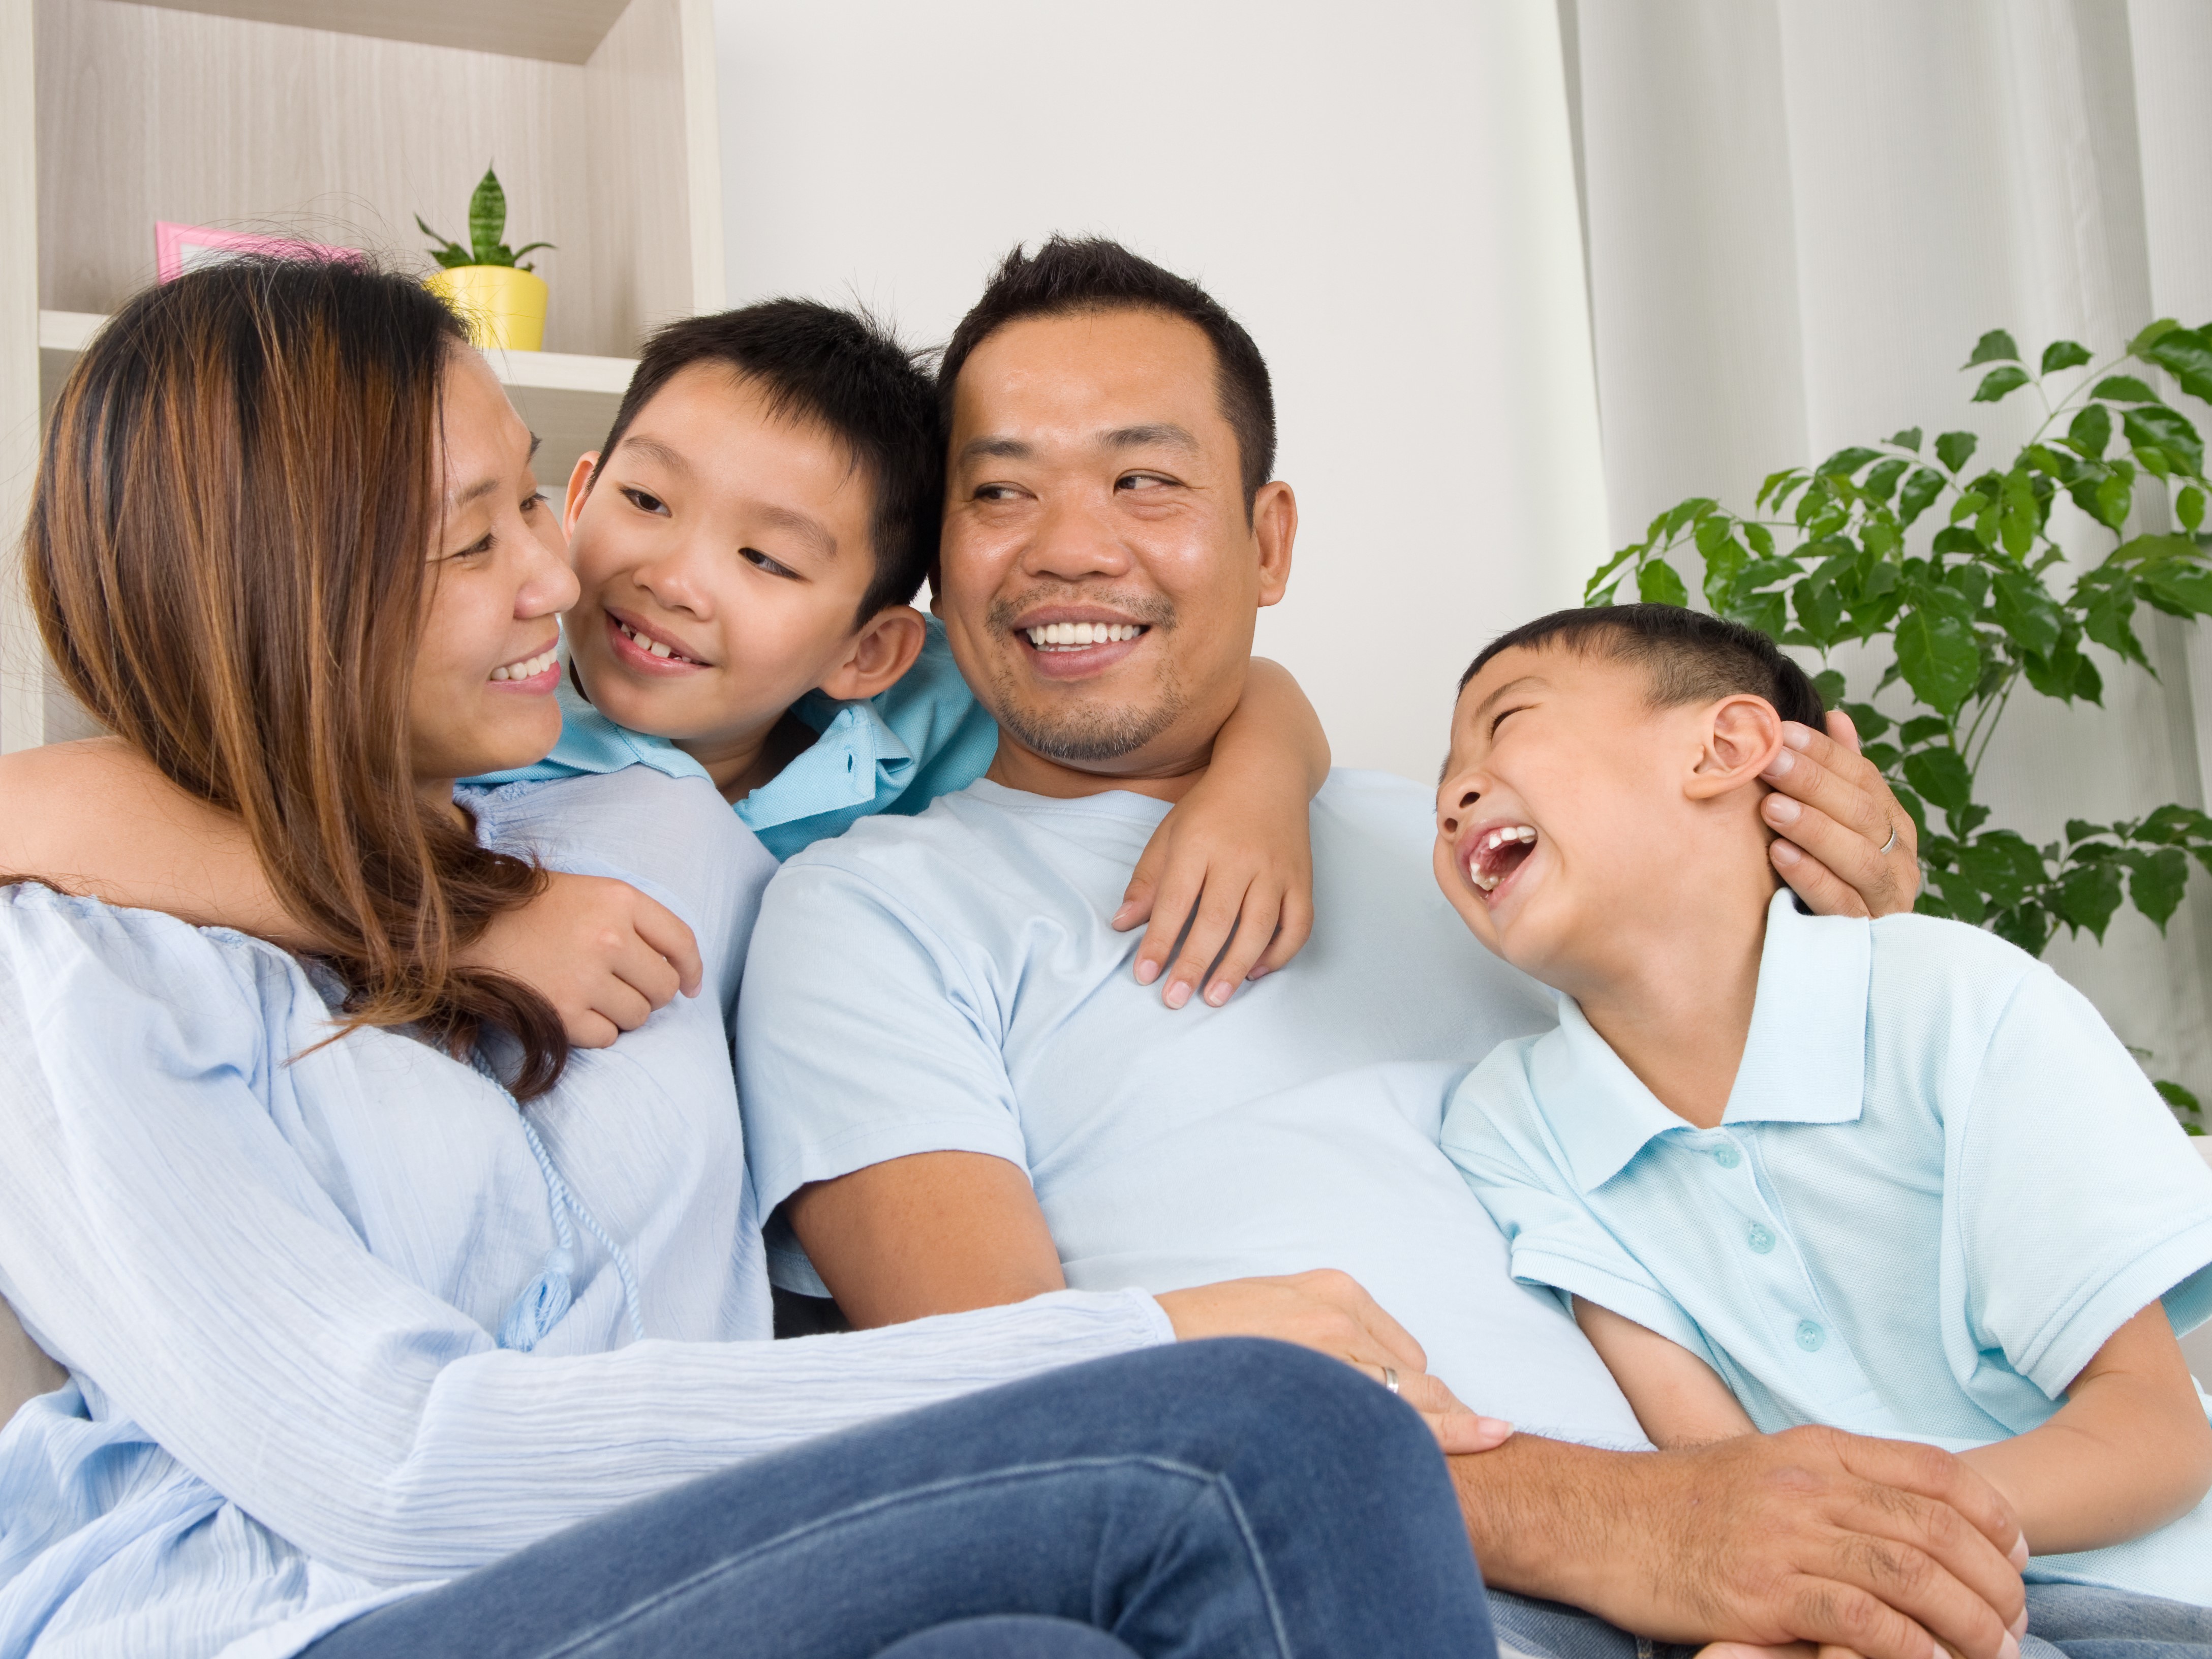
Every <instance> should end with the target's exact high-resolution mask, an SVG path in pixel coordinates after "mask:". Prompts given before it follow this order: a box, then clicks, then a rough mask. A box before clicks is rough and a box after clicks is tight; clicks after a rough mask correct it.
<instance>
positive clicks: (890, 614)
mask: <svg viewBox="0 0 2212 1659" xmlns="http://www.w3.org/2000/svg"><path fill="white" fill-rule="evenodd" d="M927 633H928V624H927V623H925V622H923V621H922V619H921V611H917V610H915V608H914V607H913V606H912V605H885V606H884V608H883V609H882V610H881V611H877V612H876V614H875V615H874V616H872V617H869V618H868V620H867V621H866V623H863V624H862V625H861V628H860V632H859V633H857V634H855V635H853V639H852V643H851V644H850V645H848V647H846V649H845V655H844V658H843V659H842V660H841V661H840V662H839V663H838V665H837V666H836V668H834V669H832V670H831V671H829V675H828V677H827V678H824V679H823V682H822V684H820V685H819V686H817V687H816V688H815V689H816V690H819V691H820V692H821V693H822V694H823V696H829V697H835V698H836V700H837V701H838V702H861V701H863V700H864V699H866V698H868V697H872V696H875V695H876V694H877V693H878V692H881V691H886V690H890V688H891V687H892V686H894V685H896V684H898V681H899V677H900V676H901V675H902V674H904V673H905V672H906V671H907V670H908V669H909V668H911V667H913V666H914V659H915V658H916V657H918V656H920V655H921V643H922V641H923V639H924V638H925V637H926V636H927Z"/></svg>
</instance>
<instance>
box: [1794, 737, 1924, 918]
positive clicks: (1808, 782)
mask: <svg viewBox="0 0 2212 1659" xmlns="http://www.w3.org/2000/svg"><path fill="white" fill-rule="evenodd" d="M1782 732H1783V742H1784V747H1783V748H1782V750H1780V752H1779V753H1778V754H1777V755H1776V756H1775V757H1774V762H1773V764H1771V766H1769V767H1768V768H1767V769H1766V770H1765V773H1764V774H1763V776H1764V778H1765V781H1767V782H1768V783H1769V784H1771V785H1772V786H1773V788H1774V792H1775V793H1771V794H1770V795H1768V796H1767V798H1766V799H1765V802H1764V803H1763V804H1762V805H1761V807H1760V811H1761V813H1762V814H1763V815H1764V816H1765V819H1766V823H1767V827H1768V828H1769V829H1772V830H1773V831H1774V832H1775V833H1776V834H1777V835H1778V836H1783V837H1784V839H1783V840H1780V841H1778V842H1775V843H1774V844H1773V845H1772V846H1771V848H1768V849H1767V850H1768V854H1769V856H1771V858H1772V859H1773V860H1774V867H1775V869H1776V870H1777V871H1778V872H1780V873H1781V876H1782V879H1783V880H1784V881H1786V882H1788V883H1789V884H1790V886H1791V887H1792V888H1794V889H1796V893H1797V896H1798V897H1800V898H1802V899H1803V900H1804V901H1805V902H1806V903H1808V904H1809V905H1811V906H1812V907H1813V908H1814V911H1815V912H1816V913H1818V914H1819V915H1824V916H1869V915H1871V916H1887V915H1895V914H1896V913H1897V912H1899V911H1900V910H1910V909H1911V908H1912V901H1913V899H1914V898H1915V897H1916V896H1918V894H1919V891H1920V830H1919V828H1918V826H1917V825H1916V824H1915V823H1913V822H1912V816H1911V813H1909V812H1907V811H1905V808H1904V806H1903V805H1901V804H1900V803H1899V800H1898V799H1897V797H1896V795H1895V794H1893V793H1891V790H1890V787H1889V783H1888V781H1887V779H1885V778H1884V777H1883V776H1882V775H1881V772H1880V771H1878V770H1877V769H1875V764H1874V763H1873V762H1871V761H1869V760H1868V759H1867V758H1866V757H1865V756H1863V755H1862V754H1861V753H1859V734H1858V732H1857V731H1856V730H1855V729H1854V728H1853V727H1852V726H1851V717H1850V715H1849V714H1844V712H1843V711H1842V710H1840V709H1832V710H1830V711H1829V714H1828V731H1827V735H1826V736H1825V737H1824V736H1822V735H1821V734H1820V732H1815V731H1814V730H1813V728H1812V727H1811V726H1801V725H1799V724H1798V723H1797V722H1796V721H1795V720H1790V721H1786V722H1784V726H1783V728H1782ZM1893 832H1894V836H1895V839H1894V840H1892V839H1891V836H1892V834H1893ZM1885 842H1887V844H1888V850H1887V852H1886V853H1885V852H1884V851H1882V850H1881V849H1882V848H1883V845H1884V843H1885Z"/></svg>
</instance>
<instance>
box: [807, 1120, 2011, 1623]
mask: <svg viewBox="0 0 2212 1659" xmlns="http://www.w3.org/2000/svg"><path fill="white" fill-rule="evenodd" d="M877 1206H881V1207H880V1209H878V1207H877ZM790 1216H791V1221H792V1225H793V1229H794V1230H795V1231H797V1233H798V1235H799V1243H801V1244H803V1245H804V1246H805V1249H806V1253H807V1255H809V1256H810V1257H811V1259H812V1261H813V1262H814V1266H815V1269H816V1271H817V1272H818V1273H820V1274H821V1275H822V1279H823V1283H824V1284H825V1285H828V1286H829V1291H830V1293H831V1294H832V1295H833V1296H835V1297H836V1298H837V1300H838V1304H839V1305H840V1306H841V1307H842V1308H843V1309H844V1310H845V1311H846V1313H847V1315H848V1316H849V1317H850V1318H851V1319H852V1320H853V1322H854V1324H856V1325H862V1326H866V1325H874V1324H888V1323H892V1322H896V1321H900V1320H906V1319H917V1318H921V1317H922V1316H925V1315H928V1314H939V1313H953V1312H957V1311H959V1310H963V1309H966V1308H975V1307H985V1306H989V1305H992V1304H997V1303H1001V1302H1011V1301H1018V1300H1020V1299H1021V1298H1023V1297H1029V1296H1034V1295H1036V1294H1037V1293H1038V1292H1040V1291H1049V1290H1057V1289H1059V1288H1060V1286H1061V1285H1062V1283H1063V1279H1062V1277H1061V1274H1060V1261H1059V1257H1058V1255H1057V1254H1056V1253H1055V1252H1054V1249H1053V1244H1052V1237H1051V1234H1050V1232H1049V1231H1048V1229H1047V1228H1046V1226H1045V1224H1044V1217H1043V1214H1042V1212H1041V1211H1040V1210H1039V1209H1038V1207H1037V1202H1036V1195H1035V1194H1034V1193H1033V1192H1032V1191H1031V1190H1030V1184H1029V1181H1028V1178H1027V1177H1026V1176H1024V1174H1023V1172H1022V1171H1021V1170H1019V1169H1018V1168H1017V1167H1016V1166H1015V1165H1013V1164H1009V1163H1007V1162H1006V1160H1004V1159H1002V1158H990V1157H986V1156H981V1155H978V1154H972V1153H958V1152H927V1153H922V1154H920V1155H917V1156H915V1157H911V1158H893V1159H891V1160H890V1161H888V1162H886V1163H883V1164H876V1165H874V1166H872V1168H869V1169H866V1170H858V1171H855V1172H854V1174H852V1175H848V1176H840V1177H839V1178H838V1179H836V1180H835V1181H825V1182H817V1184H815V1185H813V1186H811V1187H805V1188H800V1189H799V1192H798V1193H797V1194H794V1195H793V1198H792V1200H791V1202H790ZM1169 1299H1170V1298H1167V1297H1163V1298H1162V1302H1163V1305H1165V1304H1166V1303H1167V1302H1168V1301H1169ZM1474 1406H1475V1407H1476V1409H1478V1410H1480V1407H1481V1402H1480V1401H1474ZM1452 1472H1453V1475H1454V1478H1455V1480H1456V1481H1457V1482H1458V1486H1459V1492H1460V1504H1461V1508H1462V1510H1463V1511H1464V1512H1465V1514H1466V1516H1467V1522H1468V1533H1469V1534H1470V1535H1471V1536H1472V1538H1473V1539H1474V1547H1475V1554H1476V1556H1477V1558H1478V1559H1480V1561H1481V1563H1482V1570H1483V1574H1484V1577H1486V1579H1487V1580H1488V1581H1489V1582H1490V1583H1492V1584H1493V1585H1495V1586H1497V1587H1498V1588H1499V1589H1510V1590H1516V1591H1519V1592H1520V1593H1522V1594H1523V1595H1539V1596H1543V1597H1546V1598H1547V1599H1550V1600H1553V1601H1566V1602H1569V1603H1571V1605H1574V1606H1577V1607H1587V1608H1588V1609H1589V1611H1591V1612H1593V1613H1599V1614H1601V1615H1602V1616H1603V1617H1605V1618H1607V1619H1609V1620H1612V1621H1613V1623H1615V1624H1617V1625H1619V1626H1622V1627H1623V1628H1624V1629H1628V1630H1633V1631H1636V1632H1638V1633H1639V1634H1643V1635H1647V1636H1655V1637H1659V1638H1664V1639H1668V1640H1672V1641H1683V1642H1702V1641H1710V1640H1718V1639H1733V1640H1736V1641H1745V1642H1759V1643H1781V1642H1786V1641H1790V1640H1809V1641H1817V1642H1827V1643H1834V1644H1840V1645H1843V1646H1847V1647H1850V1648H1853V1649H1856V1650H1857V1651H1858V1652H1860V1653H1862V1654H1864V1655H1865V1656H1867V1659H1929V1655H1930V1654H1931V1653H1932V1652H1934V1638H1941V1639H1942V1641H1944V1642H1945V1643H1948V1644H1949V1645H1950V1646H1951V1647H1952V1648H1953V1649H1954V1650H1955V1651H1956V1652H1957V1653H1959V1654H1961V1655H1964V1656H1966V1659H2000V1656H2002V1655H2003V1654H2004V1652H2005V1643H2006V1642H2007V1640H2008V1630H2007V1626H2009V1625H2015V1624H2017V1623H2018V1622H2019V1621H2020V1620H2021V1618H2022V1616H2023V1613H2024V1609H2025V1607H2026V1602H2025V1600H2024V1598H2023V1595H2022V1592H2021V1583H2020V1574H2019V1571H2018V1566H2019V1565H2021V1564H2024V1563H2025V1561H2026V1553H2025V1547H2024V1546H2023V1547H2021V1552H2020V1559H2019V1563H2017V1564H2016V1563H2015V1561H2013V1560H2011V1559H2008V1557H2007V1553H2006V1552H2007V1550H2008V1549H2009V1548H2011V1547H2013V1545H2014V1542H2015V1541H2016V1540H2017V1539H2018V1537H2019V1532H2020V1529H2019V1528H2018V1526H2017V1525H2016V1524H2015V1522H2014V1521H2013V1519H2012V1516H2011V1512H2010V1510H2008V1509H2007V1507H2006V1506H2005V1504H2004V1501H2003V1499H2002V1498H1999V1497H1998V1496H1997V1494H1996V1492H1995V1491H1994V1490H1993V1489H1992V1488H1991V1487H1990V1485H1989V1483H1988V1482H1986V1481H1985V1480H1982V1479H1981V1477H1980V1476H1978V1475H1977V1474H1974V1473H1973V1471H1972V1470H1971V1469H1969V1468H1966V1465H1964V1464H1963V1463H1961V1462H1959V1461H1958V1460H1957V1459H1955V1458H1954V1457H1951V1456H1949V1455H1948V1454H1946V1453H1943V1452H1939V1451H1936V1450H1933V1449H1930V1448H1929V1447H1925V1446H1916V1445H1906V1444H1903V1443H1893V1442H1890V1441H1882V1440H1866V1439H1861V1438H1859V1437H1856V1436H1851V1435H1846V1434H1842V1433H1839V1432H1837V1431H1833V1430H1827V1429H1797V1430H1793V1431H1790V1433H1788V1434H1785V1435H1771V1436H1760V1435H1750V1436H1746V1437H1742V1438H1741V1439H1737V1440H1731V1441H1727V1442H1724V1443H1721V1444H1719V1445H1716V1446H1711V1447H1706V1448H1703V1449H1699V1450H1694V1451H1686V1452H1667V1453H1658V1454H1650V1453H1642V1454H1632V1453H1624V1452H1606V1451H1598V1450H1595V1449H1591V1448H1589V1447H1585V1446H1574V1445H1568V1444H1565V1443H1561V1442H1559V1441H1552V1440H1541V1439H1538V1438H1536V1437H1533V1436H1530V1435H1516V1436H1514V1437H1512V1438H1511V1439H1510V1440H1508V1441H1506V1442H1505V1443H1504V1444H1503V1445H1502V1446H1500V1447H1498V1449H1495V1450H1492V1451H1486V1452H1483V1453H1481V1454H1480V1455H1472V1456H1461V1457H1457V1458H1455V1459H1454V1460H1453V1464H1452ZM1999 1541H2002V1542H1999Z"/></svg>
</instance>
